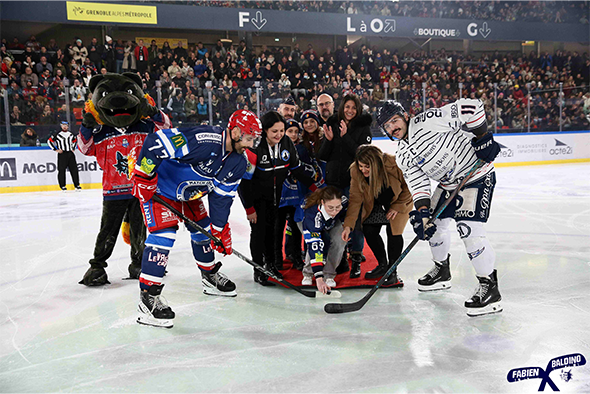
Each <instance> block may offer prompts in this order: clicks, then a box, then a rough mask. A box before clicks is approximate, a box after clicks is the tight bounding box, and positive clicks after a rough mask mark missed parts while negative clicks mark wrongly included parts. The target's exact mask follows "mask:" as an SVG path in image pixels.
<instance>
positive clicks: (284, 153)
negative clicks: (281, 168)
mask: <svg viewBox="0 0 590 394" xmlns="http://www.w3.org/2000/svg"><path fill="white" fill-rule="evenodd" d="M290 157H291V154H290V153H289V151H288V150H286V149H285V150H283V151H282V152H281V159H283V161H289V158H290Z"/></svg>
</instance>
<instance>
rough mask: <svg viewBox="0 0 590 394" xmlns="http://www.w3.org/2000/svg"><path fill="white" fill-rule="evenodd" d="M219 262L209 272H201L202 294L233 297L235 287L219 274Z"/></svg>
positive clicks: (235, 294)
mask: <svg viewBox="0 0 590 394" xmlns="http://www.w3.org/2000/svg"><path fill="white" fill-rule="evenodd" d="M219 268H221V262H219V261H218V262H217V264H215V266H214V267H213V269H212V270H211V271H203V270H201V278H202V280H201V282H202V283H203V293H205V294H208V295H215V296H223V297H235V296H237V295H238V294H237V293H236V285H235V283H234V282H232V281H231V280H229V278H228V277H227V276H225V275H224V274H222V273H221V272H219Z"/></svg>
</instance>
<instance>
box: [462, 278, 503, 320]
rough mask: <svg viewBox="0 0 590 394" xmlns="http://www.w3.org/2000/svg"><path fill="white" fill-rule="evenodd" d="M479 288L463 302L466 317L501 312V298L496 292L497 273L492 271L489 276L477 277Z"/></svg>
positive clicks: (497, 291)
mask: <svg viewBox="0 0 590 394" xmlns="http://www.w3.org/2000/svg"><path fill="white" fill-rule="evenodd" d="M477 280H479V286H478V287H477V289H475V294H474V295H473V296H472V297H471V298H470V299H468V300H467V301H465V307H466V308H467V315H468V316H482V315H488V314H491V313H499V312H502V305H500V301H501V300H502V296H501V295H500V291H499V290H498V273H497V272H496V270H494V271H493V272H492V273H491V275H490V276H478V277H477Z"/></svg>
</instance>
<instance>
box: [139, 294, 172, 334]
mask: <svg viewBox="0 0 590 394" xmlns="http://www.w3.org/2000/svg"><path fill="white" fill-rule="evenodd" d="M163 287H164V285H152V286H150V289H149V290H148V291H143V290H142V291H140V300H139V305H138V307H137V308H138V310H139V316H138V317H137V322H138V323H139V324H145V325H147V326H154V327H165V328H171V327H172V326H173V322H172V320H173V319H174V316H175V314H174V312H173V311H172V309H171V308H170V307H169V306H168V303H167V302H166V299H165V298H164V297H162V296H161V295H160V294H162V288H163Z"/></svg>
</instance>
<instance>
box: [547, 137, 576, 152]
mask: <svg viewBox="0 0 590 394" xmlns="http://www.w3.org/2000/svg"><path fill="white" fill-rule="evenodd" d="M554 139H555V148H552V149H549V154H550V155H552V156H559V155H573V154H574V148H572V147H571V146H569V145H568V144H564V143H563V142H561V141H560V140H558V139H557V138H554Z"/></svg>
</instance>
